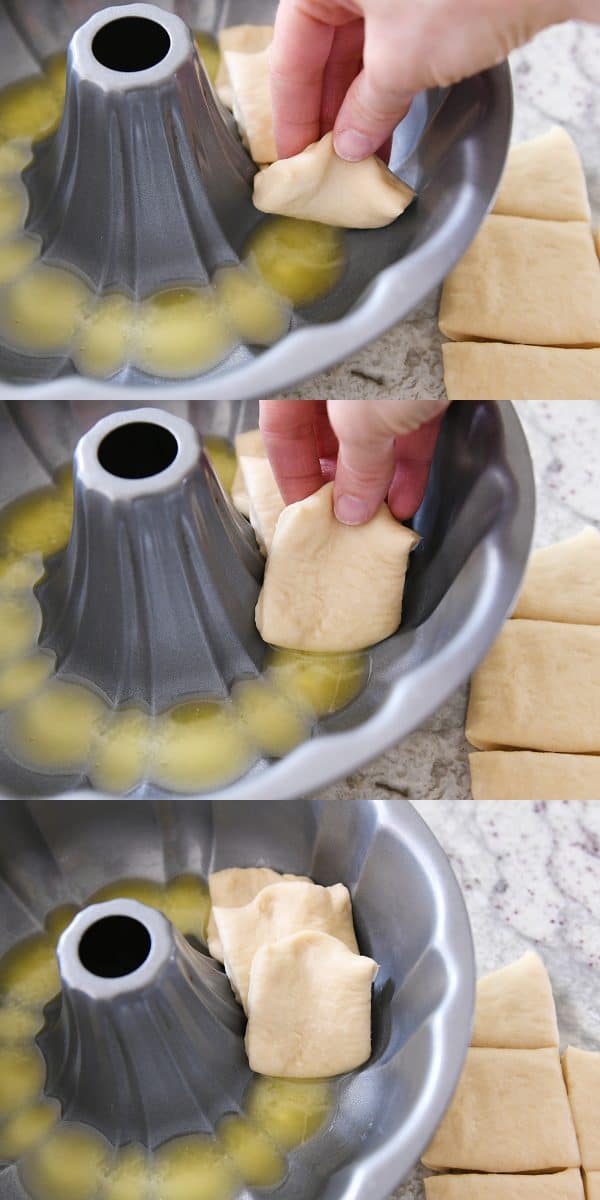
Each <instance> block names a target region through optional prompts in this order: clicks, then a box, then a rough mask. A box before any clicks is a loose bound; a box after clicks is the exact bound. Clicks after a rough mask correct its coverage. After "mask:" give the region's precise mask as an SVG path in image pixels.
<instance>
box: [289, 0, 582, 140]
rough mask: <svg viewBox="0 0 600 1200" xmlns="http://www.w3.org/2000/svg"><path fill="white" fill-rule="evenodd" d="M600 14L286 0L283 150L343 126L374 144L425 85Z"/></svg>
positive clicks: (570, 3) (563, 7)
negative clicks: (542, 34) (548, 31)
mask: <svg viewBox="0 0 600 1200" xmlns="http://www.w3.org/2000/svg"><path fill="white" fill-rule="evenodd" d="M578 16H580V17H583V18H584V19H590V20H599V19H600V14H599V11H598V0H419V2H418V3H415V0H280V4H279V10H278V13H277V19H276V23H275V35H274V40H273V44H272V47H271V90H272V96H273V115H274V122H275V136H276V141H277V147H278V150H279V154H280V157H282V158H287V157H289V156H290V155H292V154H297V153H299V152H300V151H301V150H304V148H305V147H306V146H308V145H309V143H311V142H315V141H317V140H318V138H319V137H321V136H322V135H323V134H325V133H327V132H329V130H330V129H333V130H334V146H335V150H336V153H337V154H338V155H339V156H340V158H345V159H349V160H350V161H357V160H360V159H363V158H366V157H367V156H368V155H369V154H374V153H376V152H377V150H378V149H379V148H380V147H381V146H382V145H383V144H384V143H385V142H386V140H387V139H388V138H389V137H390V135H391V134H392V132H393V130H394V129H395V127H396V125H397V124H398V122H399V121H400V120H401V119H402V117H403V116H404V115H405V114H406V112H407V111H408V108H409V106H410V103H411V100H412V98H413V96H415V95H416V94H417V92H420V91H423V90H424V89H425V88H431V87H446V86H448V85H449V84H452V83H456V82H458V81H459V80H460V79H463V78H465V77H466V76H468V75H474V74H476V73H477V72H478V71H481V70H484V69H485V68H486V67H491V66H493V65H494V64H496V63H499V62H501V61H502V60H503V59H504V58H506V56H507V55H508V54H509V52H510V51H511V50H514V49H515V47H516V46H519V45H522V44H524V43H525V42H527V41H529V39H530V38H532V37H533V36H534V34H536V33H538V32H539V30H541V29H543V28H545V27H546V26H548V25H553V24H557V23H559V22H561V21H565V20H568V19H569V18H571V17H578Z"/></svg>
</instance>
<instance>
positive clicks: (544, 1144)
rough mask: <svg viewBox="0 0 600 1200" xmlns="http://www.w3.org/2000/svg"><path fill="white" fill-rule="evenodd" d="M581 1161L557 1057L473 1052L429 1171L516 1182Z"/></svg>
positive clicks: (432, 1149) (427, 1159)
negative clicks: (512, 1177)
mask: <svg viewBox="0 0 600 1200" xmlns="http://www.w3.org/2000/svg"><path fill="white" fill-rule="evenodd" d="M579 1161H580V1160H579V1150H578V1148H577V1138H576V1137H575V1129H574V1126H573V1119H572V1117H571V1110H570V1108H569V1101H568V1099H567V1090H566V1087H565V1083H564V1080H563V1077H562V1072H561V1069H560V1059H559V1056H558V1051H557V1050H550V1049H547V1050H487V1049H471V1050H469V1052H468V1055H467V1061H466V1065H465V1068H464V1071H463V1074H462V1076H461V1079H460V1081H459V1084H458V1087H457V1089H456V1092H455V1093H454V1099H453V1100H452V1103H451V1105H450V1108H449V1109H448V1111H447V1113H446V1116H445V1117H444V1119H443V1121H442V1124H441V1125H440V1127H439V1129H438V1131H437V1133H436V1135H435V1137H434V1139H433V1141H432V1143H431V1145H430V1146H429V1149H428V1150H427V1152H426V1154H424V1155H423V1162H424V1164H425V1166H426V1167H432V1168H433V1169H434V1170H444V1171H445V1170H459V1171H489V1172H497V1173H498V1174H505V1173H507V1172H508V1173H510V1174H519V1173H520V1172H521V1171H527V1172H530V1171H558V1170H560V1169H561V1168H564V1167H578V1166H579Z"/></svg>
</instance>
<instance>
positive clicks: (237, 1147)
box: [217, 1116, 287, 1188]
mask: <svg viewBox="0 0 600 1200" xmlns="http://www.w3.org/2000/svg"><path fill="white" fill-rule="evenodd" d="M217 1136H218V1140H219V1141H220V1142H221V1145H222V1146H223V1149H224V1151H225V1153H226V1154H227V1156H228V1157H229V1158H230V1159H231V1161H232V1162H233V1164H234V1166H235V1169H236V1171H237V1173H238V1175H239V1176H240V1179H242V1180H243V1182H244V1183H245V1184H246V1185H247V1187H260V1188H263V1187H275V1186H276V1185H277V1184H278V1183H281V1181H282V1179H284V1178H285V1176H286V1174H287V1163H286V1160H285V1158H284V1157H283V1155H282V1154H281V1152H280V1151H279V1150H278V1149H277V1147H276V1146H275V1144H274V1143H273V1142H272V1141H271V1138H270V1137H268V1135H267V1134H266V1133H264V1132H263V1131H262V1129H259V1128H258V1127H257V1126H256V1125H253V1124H252V1123H251V1122H250V1121H246V1120H245V1119H244V1118H243V1117H235V1116H226V1117H223V1118H222V1119H221V1121H220V1122H219V1126H218V1129H217Z"/></svg>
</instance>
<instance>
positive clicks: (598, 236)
mask: <svg viewBox="0 0 600 1200" xmlns="http://www.w3.org/2000/svg"><path fill="white" fill-rule="evenodd" d="M594 242H595V245H596V253H597V255H598V258H600V228H598V229H597V230H596V232H595V234H594Z"/></svg>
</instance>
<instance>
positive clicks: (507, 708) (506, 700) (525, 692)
mask: <svg viewBox="0 0 600 1200" xmlns="http://www.w3.org/2000/svg"><path fill="white" fill-rule="evenodd" d="M465 731H466V735H467V738H468V739H469V741H470V742H471V744H472V745H473V746H476V747H477V748H478V749H479V750H501V749H503V748H504V747H509V746H515V747H521V748H523V749H526V750H553V751H559V752H564V753H566V754H598V753H600V626H598V625H563V624H560V623H559V622H558V621H521V620H512V621H507V623H506V625H505V626H504V628H503V630H502V632H501V634H500V636H499V638H498V639H497V641H496V642H495V643H494V645H493V646H492V649H491V650H490V652H489V654H488V656H487V658H486V659H484V661H483V663H482V664H481V666H480V667H478V668H477V670H476V671H475V674H474V675H473V677H472V679H471V694H470V697H469V707H468V710H467V720H466V727H465Z"/></svg>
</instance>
